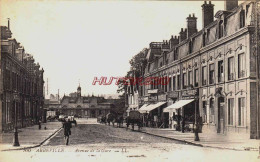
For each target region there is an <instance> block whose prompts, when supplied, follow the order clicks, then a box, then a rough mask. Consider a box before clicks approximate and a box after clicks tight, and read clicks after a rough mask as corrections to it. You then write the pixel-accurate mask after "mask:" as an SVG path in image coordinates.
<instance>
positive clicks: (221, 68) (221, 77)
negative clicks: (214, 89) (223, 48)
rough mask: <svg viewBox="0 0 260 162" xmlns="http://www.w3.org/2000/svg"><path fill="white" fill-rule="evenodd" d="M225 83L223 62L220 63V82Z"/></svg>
mask: <svg viewBox="0 0 260 162" xmlns="http://www.w3.org/2000/svg"><path fill="white" fill-rule="evenodd" d="M223 81H224V65H223V60H222V61H219V62H218V82H223Z"/></svg>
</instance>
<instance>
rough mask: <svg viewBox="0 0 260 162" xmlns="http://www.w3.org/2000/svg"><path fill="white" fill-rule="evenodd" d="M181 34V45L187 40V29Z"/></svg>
mask: <svg viewBox="0 0 260 162" xmlns="http://www.w3.org/2000/svg"><path fill="white" fill-rule="evenodd" d="M179 34H180V36H179V43H181V42H182V41H183V40H185V39H186V38H187V29H185V30H183V28H181V31H180V33H179Z"/></svg>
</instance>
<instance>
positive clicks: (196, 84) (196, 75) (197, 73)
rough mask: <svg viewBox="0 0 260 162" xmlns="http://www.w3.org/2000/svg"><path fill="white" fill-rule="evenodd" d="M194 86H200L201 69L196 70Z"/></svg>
mask: <svg viewBox="0 0 260 162" xmlns="http://www.w3.org/2000/svg"><path fill="white" fill-rule="evenodd" d="M194 83H195V84H194V86H195V87H198V86H199V70H198V69H195V71H194Z"/></svg>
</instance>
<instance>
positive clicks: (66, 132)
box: [63, 118, 72, 145]
mask: <svg viewBox="0 0 260 162" xmlns="http://www.w3.org/2000/svg"><path fill="white" fill-rule="evenodd" d="M71 127H72V126H71V122H70V120H69V119H68V118H66V119H65V122H64V123H63V129H64V139H65V144H66V145H68V144H69V136H70V135H71V130H70V129H71Z"/></svg>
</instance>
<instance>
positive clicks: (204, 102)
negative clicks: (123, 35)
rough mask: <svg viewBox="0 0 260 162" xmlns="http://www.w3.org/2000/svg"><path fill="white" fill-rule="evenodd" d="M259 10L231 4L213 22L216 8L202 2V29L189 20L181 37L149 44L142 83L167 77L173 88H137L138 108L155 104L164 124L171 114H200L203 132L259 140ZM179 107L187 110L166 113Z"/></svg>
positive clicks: (249, 4) (252, 5) (191, 17)
mask: <svg viewBox="0 0 260 162" xmlns="http://www.w3.org/2000/svg"><path fill="white" fill-rule="evenodd" d="M256 9H259V6H258V5H257V3H255V2H253V1H252V2H250V1H246V2H244V3H241V4H240V5H238V2H237V1H236V3H233V2H232V3H229V1H227V2H225V10H222V11H218V12H217V13H216V14H215V20H214V5H213V4H212V3H211V2H209V3H207V2H204V4H203V5H202V15H203V16H202V18H203V20H202V22H203V29H202V30H200V31H198V30H197V18H196V17H195V15H194V14H193V15H189V16H188V17H187V27H186V29H181V31H180V33H179V36H178V37H177V36H175V37H173V36H172V38H171V39H170V40H169V41H163V42H152V43H150V47H149V52H148V54H147V56H146V60H147V62H148V63H147V65H146V66H144V67H143V68H145V71H144V78H147V77H161V78H163V77H166V78H168V81H169V83H168V84H166V85H156V84H153V83H155V81H151V82H150V83H151V84H147V85H143V86H139V87H140V88H139V98H141V99H140V100H141V102H140V105H139V107H141V109H142V105H145V104H146V105H145V106H147V104H148V105H149V104H153V106H152V107H151V106H150V107H148V108H146V110H148V112H150V113H152V114H153V113H155V114H156V115H157V116H158V117H159V118H161V120H165V118H167V117H169V118H170V117H171V116H172V115H173V113H177V114H180V115H182V116H186V115H188V116H189V115H192V114H194V113H196V112H197V114H199V115H200V117H201V118H202V122H203V125H204V126H203V132H217V133H221V134H227V135H229V134H231V135H233V134H236V133H237V134H239V135H245V137H246V138H259V117H260V115H259V70H258V69H259V67H258V66H259V57H257V56H259V52H258V51H257V50H255V46H256V44H255V43H254V39H255V32H256V30H259V26H257V25H256V23H259V17H258V19H256V16H255V13H257V10H256ZM256 43H258V42H256ZM257 46H258V48H259V44H258V45H257ZM185 102H186V104H184V103H185ZM158 103H161V104H158ZM175 103H177V105H176V104H175ZM156 104H157V107H155V106H154V105H156ZM174 104H175V105H174ZM178 104H179V105H181V104H184V105H183V106H182V107H181V108H179V109H177V108H175V109H174V111H169V112H167V111H165V112H164V111H163V110H164V109H165V108H166V107H168V106H171V105H173V106H172V107H176V106H178ZM165 114H167V115H165Z"/></svg>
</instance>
